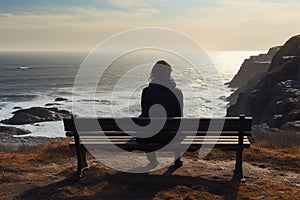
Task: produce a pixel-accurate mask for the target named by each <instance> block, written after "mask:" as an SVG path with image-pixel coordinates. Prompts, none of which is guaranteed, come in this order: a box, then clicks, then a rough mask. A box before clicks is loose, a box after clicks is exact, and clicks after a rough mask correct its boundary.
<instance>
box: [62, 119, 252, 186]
mask: <svg viewBox="0 0 300 200" xmlns="http://www.w3.org/2000/svg"><path fill="white" fill-rule="evenodd" d="M129 119H131V120H133V121H134V123H136V124H137V125H138V127H139V126H140V127H143V126H146V125H148V124H149V123H150V118H118V119H117V121H118V124H119V125H120V123H121V125H122V126H121V127H122V128H123V130H124V127H125V130H126V133H124V132H123V131H122V130H121V128H120V127H119V126H118V125H117V123H116V120H115V119H114V118H97V119H96V118H87V117H84V118H82V117H78V116H73V117H72V118H65V119H63V122H64V127H65V131H66V136H68V137H73V138H74V140H73V142H71V144H70V145H73V146H75V149H76V154H77V175H78V177H81V176H82V172H83V170H84V169H86V168H87V166H88V165H87V162H86V148H85V146H87V145H99V148H101V149H106V150H110V148H111V145H112V144H114V145H116V146H117V147H119V148H121V149H123V150H127V151H133V150H142V151H152V150H155V149H157V147H161V144H160V140H158V141H155V142H151V144H150V143H149V144H147V143H146V144H144V143H143V144H141V143H131V142H128V141H130V140H131V139H132V136H131V135H130V134H127V133H128V132H133V133H136V132H138V131H140V129H139V128H137V126H131V125H130V123H126V122H128V121H127V120H129ZM151 120H152V122H155V120H165V121H166V122H165V124H164V126H163V129H162V130H161V131H162V132H163V134H161V137H164V138H162V139H165V138H168V137H174V134H176V132H177V131H178V127H179V125H180V123H182V124H184V126H183V127H180V132H178V133H177V134H180V136H181V138H182V140H180V141H179V142H178V143H176V144H173V145H189V148H188V149H187V151H195V150H197V149H199V148H200V147H201V146H202V145H203V146H202V147H204V146H205V145H208V144H215V145H214V148H221V149H234V150H236V164H235V170H234V174H233V179H235V180H244V176H243V165H242V161H243V157H242V156H243V149H244V148H249V147H250V142H249V137H250V136H251V128H252V118H251V117H245V115H240V116H239V117H225V118H219V119H209V118H167V119H159V118H152V119H151ZM95 122H96V123H97V124H99V125H100V126H101V134H99V127H100V126H99V127H98V128H95V126H94V124H95ZM211 122H212V123H224V124H223V128H222V129H221V130H219V129H218V130H214V129H216V128H214V126H210V123H211ZM78 124H80V126H78ZM195 124H196V127H198V128H196V129H195ZM189 125H191V126H189ZM76 127H77V128H76ZM78 127H79V129H80V130H78ZM190 127H191V128H190ZM192 127H194V128H192ZM138 129H139V130H138ZM208 131H209V136H206V135H207V132H208ZM78 132H79V133H78ZM104 134H105V135H104ZM204 139H205V143H204Z"/></svg>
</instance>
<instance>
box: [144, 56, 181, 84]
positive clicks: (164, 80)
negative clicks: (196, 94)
mask: <svg viewBox="0 0 300 200" xmlns="http://www.w3.org/2000/svg"><path fill="white" fill-rule="evenodd" d="M171 72H172V66H171V65H170V64H169V63H167V62H166V61H164V60H159V61H157V62H156V63H155V65H154V66H153V68H152V70H151V73H150V77H149V80H150V82H151V83H157V84H163V85H165V84H167V85H169V84H171V85H174V84H175V82H174V80H173V78H172V76H171Z"/></svg>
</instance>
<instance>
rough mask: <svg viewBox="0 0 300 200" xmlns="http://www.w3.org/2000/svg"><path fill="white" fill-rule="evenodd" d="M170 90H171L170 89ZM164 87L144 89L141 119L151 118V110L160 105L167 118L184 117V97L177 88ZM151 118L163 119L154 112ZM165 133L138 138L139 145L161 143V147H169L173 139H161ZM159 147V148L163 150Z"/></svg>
mask: <svg viewBox="0 0 300 200" xmlns="http://www.w3.org/2000/svg"><path fill="white" fill-rule="evenodd" d="M169 88H170V89H169ZM169 88H167V87H164V86H162V85H158V84H154V83H150V84H149V86H148V87H146V88H144V90H143V93H142V102H141V106H142V114H141V115H140V117H149V109H150V108H151V106H153V105H155V104H159V105H161V106H163V107H164V108H165V111H166V113H167V117H182V114H183V95H182V92H181V90H180V89H178V88H176V87H169ZM151 117H161V113H160V112H159V111H158V112H154V113H152V115H151ZM162 134H163V132H159V133H158V134H156V135H154V136H152V137H149V138H137V142H138V143H152V142H157V141H159V143H161V145H162V146H161V147H163V146H165V145H167V144H168V143H169V142H170V141H171V140H172V139H173V138H168V139H166V138H165V137H161V135H162ZM161 147H159V148H161Z"/></svg>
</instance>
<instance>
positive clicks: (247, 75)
mask: <svg viewBox="0 0 300 200" xmlns="http://www.w3.org/2000/svg"><path fill="white" fill-rule="evenodd" d="M279 49H280V46H276V47H272V48H270V49H269V51H268V53H267V54H259V55H258V56H251V57H250V58H249V59H246V60H245V61H244V63H243V64H242V66H241V68H240V69H239V71H238V73H237V74H236V75H235V76H234V77H233V79H232V80H231V81H230V82H229V83H228V85H229V86H230V87H235V88H237V87H242V86H244V85H246V84H247V82H248V81H249V80H251V79H255V77H256V76H261V75H263V74H264V73H265V72H267V70H268V69H269V66H270V64H271V61H272V58H273V56H274V55H275V53H276V52H277V51H278V50H279Z"/></svg>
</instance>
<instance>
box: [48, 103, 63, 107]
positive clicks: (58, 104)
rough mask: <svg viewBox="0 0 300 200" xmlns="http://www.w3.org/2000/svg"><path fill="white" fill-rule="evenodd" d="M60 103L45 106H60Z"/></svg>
mask: <svg viewBox="0 0 300 200" xmlns="http://www.w3.org/2000/svg"><path fill="white" fill-rule="evenodd" d="M60 105H61V104H60V103H47V104H45V106H60Z"/></svg>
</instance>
